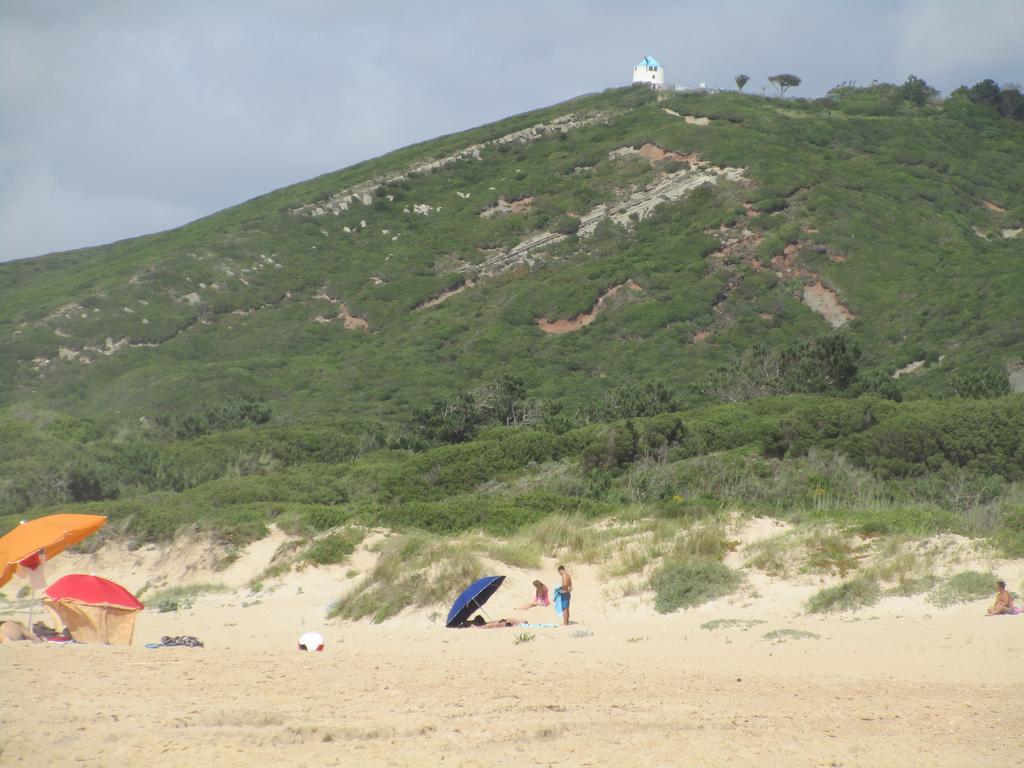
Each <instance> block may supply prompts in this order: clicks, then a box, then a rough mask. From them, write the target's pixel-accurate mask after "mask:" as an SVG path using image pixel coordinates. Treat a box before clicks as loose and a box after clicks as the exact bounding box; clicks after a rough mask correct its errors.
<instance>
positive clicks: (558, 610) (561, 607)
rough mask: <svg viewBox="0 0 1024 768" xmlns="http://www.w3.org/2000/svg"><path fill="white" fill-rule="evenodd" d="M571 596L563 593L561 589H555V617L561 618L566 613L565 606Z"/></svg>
mask: <svg viewBox="0 0 1024 768" xmlns="http://www.w3.org/2000/svg"><path fill="white" fill-rule="evenodd" d="M568 598H569V596H568V595H566V594H564V593H563V592H562V588H561V587H555V599H554V601H553V602H554V604H555V615H556V616H558V617H559V618H561V616H562V613H563V612H564V611H565V606H566V605H567V604H568V602H569V599H568Z"/></svg>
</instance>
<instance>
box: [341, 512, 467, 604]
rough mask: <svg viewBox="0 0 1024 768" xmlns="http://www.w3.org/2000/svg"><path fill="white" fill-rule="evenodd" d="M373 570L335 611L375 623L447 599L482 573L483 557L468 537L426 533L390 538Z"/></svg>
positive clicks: (384, 542) (386, 540)
mask: <svg viewBox="0 0 1024 768" xmlns="http://www.w3.org/2000/svg"><path fill="white" fill-rule="evenodd" d="M379 551H380V557H379V558H378V560H377V564H376V565H375V566H374V568H373V570H372V571H370V573H369V574H367V575H366V577H365V578H364V579H363V580H362V581H361V582H360V583H359V584H357V585H356V586H355V588H354V589H353V590H352V591H351V592H349V593H348V594H346V595H345V596H343V597H342V598H340V599H339V600H338V601H337V602H336V603H335V604H334V605H333V606H332V608H331V611H330V614H329V615H330V616H331V617H332V618H333V617H336V616H340V617H343V618H347V619H361V618H365V617H370V618H372V619H373V621H375V622H381V621H384V620H385V619H388V618H390V617H392V616H394V615H396V614H397V613H399V612H401V611H402V610H404V609H406V608H409V607H412V606H418V607H425V606H428V605H434V604H436V603H440V602H444V601H447V600H449V599H451V598H452V597H453V596H454V595H456V594H458V590H459V589H461V588H462V587H464V586H466V585H467V584H470V583H471V582H472V581H474V580H475V579H477V578H479V577H480V574H481V572H482V570H483V566H482V563H481V562H480V558H479V557H478V556H477V555H476V554H475V552H473V550H472V548H471V547H469V546H467V545H466V544H465V543H463V542H458V541H451V540H449V539H443V538H440V537H437V536H432V535H430V534H426V533H418V532H417V533H407V534H402V535H400V536H392V537H390V538H388V539H384V540H383V541H382V542H380V544H379Z"/></svg>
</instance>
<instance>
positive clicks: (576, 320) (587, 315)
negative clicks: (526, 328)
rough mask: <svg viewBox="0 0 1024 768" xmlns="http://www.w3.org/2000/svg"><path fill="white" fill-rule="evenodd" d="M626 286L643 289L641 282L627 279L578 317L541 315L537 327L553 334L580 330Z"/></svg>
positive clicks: (606, 292)
mask: <svg viewBox="0 0 1024 768" xmlns="http://www.w3.org/2000/svg"><path fill="white" fill-rule="evenodd" d="M624 288H628V289H629V290H630V291H642V290H643V288H642V287H641V286H640V284H639V283H637V282H635V281H633V280H627V281H626V282H624V283H619V284H618V285H613V286H612V287H611V288H609V289H608V290H606V291H605V292H604V293H602V294H601V295H600V296H599V297H598V299H597V301H596V302H594V305H593V306H592V307H591V308H590V309H589V310H587V311H586V312H581V313H580V314H578V315H576V317H573V318H570V319H568V320H548V319H547V318H544V317H539V318H537V327H538V328H540V329H541V330H542V331H544V333H551V334H562V333H572V332H573V331H578V330H580V329H581V328H583V327H585V326H588V325H590V324H591V323H592V322H594V320H595V319H597V316H598V315H599V314H600V313H601V311H602V310H603V309H605V306H606V305H607V304H608V302H609V301H610V300H611V299H612V298H614V297H615V295H616V294H618V293H619V292H620V291H622V289H624Z"/></svg>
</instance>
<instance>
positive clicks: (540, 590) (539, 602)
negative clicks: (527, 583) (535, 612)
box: [519, 580, 551, 611]
mask: <svg viewBox="0 0 1024 768" xmlns="http://www.w3.org/2000/svg"><path fill="white" fill-rule="evenodd" d="M533 587H534V589H536V590H537V592H536V594H534V596H533V600H532V601H530V602H529V603H527V604H526V605H522V606H520V607H519V610H520V611H528V610H530V609H531V608H533V607H535V606H540V607H542V608H547V607H548V606H549V605H551V598H549V597H548V588H547V587H546V586H545V585H544V582H542V581H536V580H534V582H533Z"/></svg>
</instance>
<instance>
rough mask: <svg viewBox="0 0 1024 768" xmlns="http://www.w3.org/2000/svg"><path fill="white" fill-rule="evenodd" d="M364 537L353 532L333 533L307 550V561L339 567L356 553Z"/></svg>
mask: <svg viewBox="0 0 1024 768" xmlns="http://www.w3.org/2000/svg"><path fill="white" fill-rule="evenodd" d="M361 540H362V537H361V536H359V535H357V534H355V533H354V532H352V531H346V532H345V533H331V534H328V535H327V536H324V537H323V538H322V539H318V540H317V541H316V542H315V543H314V544H313V546H311V547H310V548H309V549H307V550H306V554H305V559H306V560H308V561H309V562H311V563H315V564H316V565H338V564H339V563H343V562H345V561H346V560H347V559H348V557H349V555H351V554H352V553H353V552H355V551H356V546H357V545H358V544H359V542H360V541H361Z"/></svg>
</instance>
